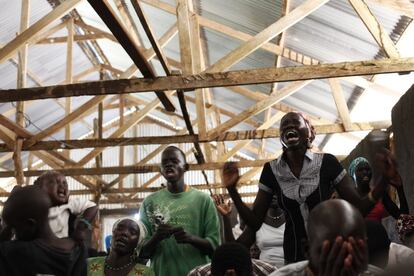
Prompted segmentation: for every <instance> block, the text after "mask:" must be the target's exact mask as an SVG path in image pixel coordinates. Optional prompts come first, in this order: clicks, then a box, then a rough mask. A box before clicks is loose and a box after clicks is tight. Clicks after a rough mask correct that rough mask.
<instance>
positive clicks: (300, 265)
mask: <svg viewBox="0 0 414 276" xmlns="http://www.w3.org/2000/svg"><path fill="white" fill-rule="evenodd" d="M307 266H308V261H301V262H297V263H293V264H289V265H286V266H284V267H282V268H280V269H279V270H277V271H275V272H273V273H272V274H270V275H269V276H306V275H307V274H306V267H307ZM382 272H383V271H382V269H380V268H378V267H376V266H373V265H368V270H367V271H366V272H364V273H362V274H360V275H361V276H363V275H364V276H370V275H378V274H380V273H382Z"/></svg>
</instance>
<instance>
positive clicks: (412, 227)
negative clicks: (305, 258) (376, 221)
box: [396, 214, 414, 240]
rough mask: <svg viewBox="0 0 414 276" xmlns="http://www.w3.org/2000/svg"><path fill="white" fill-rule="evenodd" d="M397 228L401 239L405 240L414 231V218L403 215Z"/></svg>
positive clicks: (398, 221)
mask: <svg viewBox="0 0 414 276" xmlns="http://www.w3.org/2000/svg"><path fill="white" fill-rule="evenodd" d="M396 228H397V232H398V235H399V236H400V239H401V240H402V239H404V236H405V235H406V234H408V233H410V232H413V231H414V216H413V215H407V214H402V215H400V217H399V218H398V220H397V223H396Z"/></svg>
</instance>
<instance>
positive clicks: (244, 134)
mask: <svg viewBox="0 0 414 276" xmlns="http://www.w3.org/2000/svg"><path fill="white" fill-rule="evenodd" d="M390 125H391V122H390V121H376V122H360V123H352V124H351V127H350V129H349V131H367V130H374V129H384V128H388V127H389V126H390ZM314 127H315V131H316V134H317V135H319V134H331V133H344V132H345V128H344V126H343V125H342V124H329V125H315V126H314ZM0 134H1V131H0ZM7 137H8V136H7ZM7 137H6V138H5V139H6V140H7V141H8V142H6V144H0V152H10V151H12V148H10V147H8V146H7V143H8V144H9V145H13V146H14V144H13V140H12V139H11V138H9V139H8V138H7ZM278 137H279V129H274V128H269V129H264V130H246V131H228V132H223V133H220V135H219V136H217V137H215V138H214V139H209V140H200V139H199V138H198V135H174V136H171V135H167V136H149V137H145V136H144V137H126V138H104V139H83V140H57V141H53V140H51V141H39V142H37V143H36V144H34V145H32V146H28V145H29V144H28V142H27V141H24V142H23V147H22V150H23V151H39V150H46V151H50V150H57V149H83V148H103V147H116V146H119V145H124V146H131V145H162V144H175V143H194V142H200V143H203V142H213V141H215V142H223V141H239V140H252V139H271V138H278ZM0 139H1V140H3V137H1V136H0ZM3 141H4V140H3Z"/></svg>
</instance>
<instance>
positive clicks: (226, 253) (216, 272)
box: [211, 242, 253, 276]
mask: <svg viewBox="0 0 414 276" xmlns="http://www.w3.org/2000/svg"><path fill="white" fill-rule="evenodd" d="M229 269H234V270H235V272H236V273H237V275H252V272H253V265H252V260H251V258H250V252H249V250H248V249H247V248H246V247H245V246H243V245H241V244H240V243H236V242H230V243H225V244H222V245H221V246H219V247H218V248H217V249H216V251H214V254H213V258H212V259H211V275H213V276H222V275H224V274H225V272H226V271H227V270H229Z"/></svg>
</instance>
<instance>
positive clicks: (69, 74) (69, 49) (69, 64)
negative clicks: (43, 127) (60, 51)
mask: <svg viewBox="0 0 414 276" xmlns="http://www.w3.org/2000/svg"><path fill="white" fill-rule="evenodd" d="M67 29H68V41H67V44H66V78H65V82H66V84H71V83H72V81H73V35H74V33H75V26H74V23H73V18H70V19H69V20H68V25H67ZM71 110H72V98H66V99H65V116H68V115H69V114H70V112H71ZM70 129H71V127H70V122H68V123H67V124H66V125H65V139H66V140H69V139H70ZM64 153H65V156H66V157H70V151H65V152H64Z"/></svg>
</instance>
